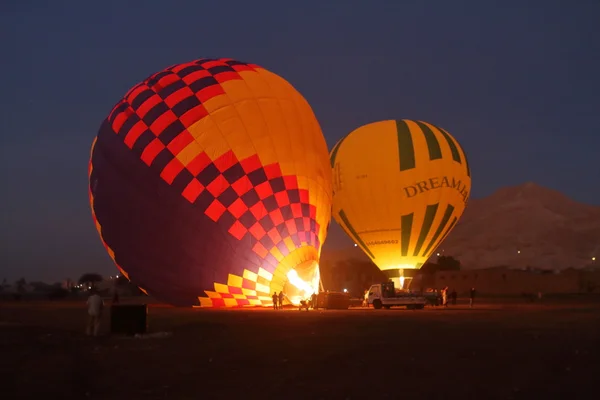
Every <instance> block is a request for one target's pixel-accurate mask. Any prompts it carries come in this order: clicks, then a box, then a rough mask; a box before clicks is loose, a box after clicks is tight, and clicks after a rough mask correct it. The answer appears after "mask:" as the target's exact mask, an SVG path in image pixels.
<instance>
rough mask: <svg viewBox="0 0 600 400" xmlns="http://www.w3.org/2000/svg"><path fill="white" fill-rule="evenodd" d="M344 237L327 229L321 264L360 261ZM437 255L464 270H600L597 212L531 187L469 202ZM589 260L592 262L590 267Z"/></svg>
mask: <svg viewBox="0 0 600 400" xmlns="http://www.w3.org/2000/svg"><path fill="white" fill-rule="evenodd" d="M344 236H345V234H344V232H343V231H341V229H340V228H339V227H337V226H333V224H332V229H331V230H330V237H329V238H328V239H327V242H326V245H325V248H324V250H323V258H324V259H336V260H337V259H344V258H360V259H363V256H362V255H358V254H355V253H359V252H360V250H359V249H358V248H353V246H352V242H351V241H350V240H349V239H346V238H345V237H344ZM336 247H337V248H338V250H335V248H336ZM436 253H440V254H444V255H448V256H453V257H455V258H458V259H459V260H460V261H461V263H462V265H463V268H465V269H467V268H487V267H495V266H508V267H512V268H524V267H533V268H544V269H566V268H570V267H573V268H583V267H586V266H590V265H591V264H592V263H594V264H596V263H597V264H599V265H600V207H595V206H591V205H587V204H581V203H578V202H576V201H574V200H572V199H570V198H568V197H567V196H565V195H564V194H562V193H560V192H558V191H555V190H552V189H548V188H545V187H542V186H539V185H537V184H535V183H531V182H528V183H525V184H522V185H519V186H513V187H506V188H502V189H499V190H498V191H496V192H495V193H493V194H492V195H491V196H489V197H486V198H483V199H473V200H470V201H469V204H468V206H467V209H466V211H465V213H464V215H463V216H462V218H461V219H460V221H459V223H458V224H457V225H456V227H455V228H454V230H453V231H452V232H451V233H450V235H449V236H448V237H447V238H446V240H445V241H444V242H443V243H442V244H441V245H440V247H439V248H438V249H437V251H436V252H434V256H433V257H432V261H435V259H436V256H435V254H436ZM592 257H596V258H597V260H596V261H595V262H592Z"/></svg>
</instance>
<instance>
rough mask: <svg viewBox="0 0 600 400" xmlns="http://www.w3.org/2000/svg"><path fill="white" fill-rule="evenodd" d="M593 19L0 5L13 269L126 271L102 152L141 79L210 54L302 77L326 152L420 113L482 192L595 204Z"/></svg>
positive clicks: (328, 9)
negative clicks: (113, 118) (107, 246)
mask: <svg viewBox="0 0 600 400" xmlns="http://www.w3.org/2000/svg"><path fill="white" fill-rule="evenodd" d="M598 21H600V1H598V0H577V1H571V2H567V1H557V0H539V1H524V0H521V1H502V2H500V1H481V0H479V1H477V0H474V1H459V0H455V1H447V0H437V1H423V0H414V1H406V0H403V1H390V0H387V1H375V0H370V1H366V0H363V1H358V0H344V1H342V0H340V1H331V0H330V1H323V0H321V1H318V0H312V1H294V2H292V1H289V2H288V1H281V0H280V1H233V0H229V1H223V2H218V1H210V2H204V1H168V2H166V1H160V2H159V1H153V0H147V1H134V0H131V1H123V0H120V1H108V0H105V1H102V2H82V1H75V0H69V1H67V0H57V1H55V2H47V1H39V0H25V1H17V0H7V1H3V2H2V5H0V50H1V54H2V58H1V59H2V61H1V62H0V75H1V76H2V78H3V79H4V81H3V85H2V90H1V91H0V110H2V118H1V120H0V121H1V122H0V123H1V124H2V125H1V129H0V133H1V145H0V156H1V157H0V163H1V168H0V178H1V180H2V183H1V185H2V188H3V189H2V196H0V207H1V208H0V209H1V224H0V240H1V245H0V246H1V247H0V279H2V278H7V279H8V280H9V281H10V282H12V281H14V280H16V279H18V278H20V277H25V278H26V279H27V280H45V281H50V282H52V281H59V280H64V279H65V278H73V279H77V278H78V277H79V276H80V275H81V274H82V273H84V272H87V271H90V272H92V271H93V272H99V273H102V274H112V273H115V272H116V269H115V268H114V266H113V264H112V262H111V260H110V259H109V257H108V256H107V255H106V252H105V250H104V248H103V247H102V245H101V243H100V240H99V238H98V234H97V233H96V230H95V228H94V225H93V222H92V218H91V213H90V207H89V203H88V192H87V185H88V181H87V167H88V158H89V151H90V145H91V143H92V140H93V138H94V136H95V135H96V133H97V131H98V128H99V127H100V124H101V122H102V120H103V119H104V118H106V116H107V114H108V112H109V111H110V110H111V108H112V107H113V105H114V104H115V103H116V102H117V101H118V100H119V99H120V97H121V96H122V95H123V94H124V93H125V92H126V91H127V90H128V89H129V88H130V87H131V86H133V85H134V84H136V83H137V82H138V81H140V80H142V79H144V78H146V77H147V76H148V75H150V74H151V73H153V72H156V71H158V70H160V69H163V68H164V67H167V66H169V65H172V64H175V63H179V62H186V61H191V60H193V59H197V58H201V57H231V58H235V59H238V60H240V61H246V62H251V63H255V64H259V65H261V66H264V67H265V68H267V69H270V70H271V71H273V72H275V73H277V74H279V75H281V76H283V77H284V78H286V79H287V80H289V81H290V82H291V83H292V84H293V85H294V86H295V87H296V88H297V89H298V90H299V91H300V92H301V93H302V94H303V95H304V96H305V97H306V99H307V100H308V101H309V103H310V104H311V105H312V107H313V110H314V112H315V114H316V116H317V118H318V119H319V121H320V123H321V127H322V129H323V132H324V134H325V137H326V138H327V142H328V144H329V146H330V148H331V146H333V144H334V143H335V142H336V141H337V140H338V139H339V138H341V137H342V136H343V135H345V134H347V133H348V132H350V131H352V130H353V129H355V128H357V127H358V126H360V125H363V124H366V123H369V122H373V121H377V120H383V119H400V118H409V119H421V120H425V121H428V122H431V123H433V124H436V125H439V126H441V127H443V128H445V129H446V130H448V131H449V132H450V133H452V134H453V135H454V136H455V137H456V139H457V140H459V141H460V143H461V144H462V146H463V148H464V149H465V152H466V153H467V154H468V156H469V158H470V159H469V161H470V166H471V171H472V177H473V191H472V196H473V197H474V198H479V197H483V196H487V195H489V194H491V193H493V192H494V191H495V190H496V189H498V188H500V187H502V186H507V185H517V184H520V183H523V182H526V181H534V182H536V183H539V184H541V185H544V186H548V187H551V188H553V189H557V190H560V191H562V192H563V193H565V194H566V195H568V196H570V197H572V198H574V199H575V200H578V201H581V202H586V203H590V204H595V205H600V185H598V178H599V177H600V161H598V158H597V154H598V149H599V148H600V134H599V132H598V127H599V126H600V73H599V71H600V28H599V27H598V26H599V25H598Z"/></svg>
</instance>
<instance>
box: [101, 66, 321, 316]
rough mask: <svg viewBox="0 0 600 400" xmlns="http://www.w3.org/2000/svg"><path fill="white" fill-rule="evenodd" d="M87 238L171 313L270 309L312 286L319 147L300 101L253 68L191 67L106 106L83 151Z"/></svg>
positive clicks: (165, 73) (163, 74)
mask: <svg viewBox="0 0 600 400" xmlns="http://www.w3.org/2000/svg"><path fill="white" fill-rule="evenodd" d="M89 195H90V204H91V209H92V215H93V218H94V221H95V224H96V228H97V230H98V232H99V233H100V237H101V239H102V242H103V244H104V246H105V247H106V249H107V251H108V253H109V255H110V256H111V257H112V259H113V260H114V262H115V263H116V265H117V267H118V268H119V270H120V271H121V273H122V274H123V275H124V276H126V277H128V279H130V280H131V281H132V282H133V283H134V284H136V285H138V286H139V287H140V288H141V289H143V290H144V291H146V292H147V293H148V294H150V295H152V296H154V297H156V298H157V299H159V300H161V301H164V302H166V303H170V304H173V305H176V306H200V307H220V306H226V307H237V306H270V305H271V304H272V300H271V295H272V294H273V292H275V291H276V292H278V293H279V292H280V291H283V292H284V293H285V294H286V295H287V299H288V301H290V302H292V303H294V302H297V301H298V300H299V299H301V298H305V297H307V296H309V295H310V294H311V293H312V292H314V291H316V290H318V285H319V267H318V261H319V256H320V252H321V245H322V244H323V242H324V240H325V237H326V232H327V228H328V224H329V221H330V217H331V197H332V190H331V169H330V167H329V154H328V149H327V144H326V143H325V139H324V137H323V134H322V133H321V129H320V127H319V124H318V122H317V120H316V118H315V116H314V114H313V111H312V109H311V107H310V106H309V104H308V103H307V101H306V100H305V99H304V98H303V97H302V95H301V94H300V93H298V92H297V91H296V90H295V89H294V88H293V87H292V86H291V84H289V83H288V82H287V81H285V80H284V79H283V78H281V77H279V76H278V75H276V74H274V73H272V72H269V71H268V70H266V69H264V68H262V67H259V66H258V65H254V64H248V63H243V62H239V61H235V60H232V59H214V60H213V59H200V60H196V61H192V62H188V63H184V64H177V65H174V66H171V67H169V68H166V69H164V70H162V71H160V72H157V73H155V74H153V75H151V76H150V77H148V78H147V79H145V80H144V81H143V82H142V83H140V84H138V85H136V86H134V87H133V88H132V89H131V90H129V92H127V94H126V95H125V96H124V97H123V98H122V99H121V100H120V101H119V102H118V103H117V104H116V106H115V107H114V108H113V110H112V111H111V112H110V114H109V115H108V117H107V118H106V120H104V122H103V123H102V126H101V128H100V130H99V132H98V135H97V137H96V139H95V140H94V143H93V145H92V150H91V159H90V163H89Z"/></svg>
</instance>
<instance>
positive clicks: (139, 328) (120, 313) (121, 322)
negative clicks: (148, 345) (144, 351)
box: [110, 304, 148, 335]
mask: <svg viewBox="0 0 600 400" xmlns="http://www.w3.org/2000/svg"><path fill="white" fill-rule="evenodd" d="M147 322H148V307H147V305H146V304H115V305H113V306H111V307H110V333H113V334H121V335H136V334H145V333H146V330H147V328H148V325H147Z"/></svg>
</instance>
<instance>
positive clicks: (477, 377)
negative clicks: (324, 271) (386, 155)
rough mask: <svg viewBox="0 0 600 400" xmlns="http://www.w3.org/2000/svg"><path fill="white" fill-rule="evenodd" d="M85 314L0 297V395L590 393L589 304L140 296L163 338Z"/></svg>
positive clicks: (593, 351) (595, 337) (79, 307)
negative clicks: (313, 303) (176, 302)
mask: <svg viewBox="0 0 600 400" xmlns="http://www.w3.org/2000/svg"><path fill="white" fill-rule="evenodd" d="M84 322H85V311H84V310H83V304H82V303H65V302H55V303H28V302H22V303H0V351H1V355H2V356H1V363H0V377H1V380H2V385H1V393H2V396H1V397H2V398H6V399H20V398H26V399H34V398H35V399H38V398H48V399H61V400H64V399H144V400H147V399H194V400H197V399H220V398H228V399H241V398H245V399H255V398H256V399H261V398H262V399H280V398H281V399H359V398H371V399H379V398H384V399H400V398H412V399H414V398H423V399H454V398H456V399H462V400H466V399H475V398H479V399H510V398H529V399H537V398H540V399H543V398H546V399H549V398H552V399H554V398H556V399H561V398H576V399H577V398H584V396H585V398H594V397H596V395H597V393H598V383H597V382H598V370H599V367H598V366H599V365H600V335H599V334H600V304H598V302H581V301H573V300H571V301H563V302H562V303H548V302H546V303H542V304H519V303H514V302H513V303H510V304H504V305H503V304H502V303H498V302H496V303H493V304H492V303H488V304H479V305H477V307H476V308H474V309H468V308H467V307H466V306H464V305H458V306H454V307H451V308H449V309H431V308H428V309H425V310H420V311H407V310H401V309H397V310H394V309H392V310H372V309H369V310H366V309H351V310H347V311H346V310H344V311H310V312H299V311H297V310H285V311H274V310H229V311H214V310H188V309H175V308H167V307H150V309H149V327H150V330H151V331H153V332H158V331H169V332H172V336H171V337H169V338H162V339H131V338H119V337H109V336H105V337H102V338H97V339H93V338H87V337H85V336H84V335H83V334H82V331H83V325H84ZM104 329H105V330H107V329H108V322H107V323H105V325H104ZM417 396H419V397H417Z"/></svg>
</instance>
